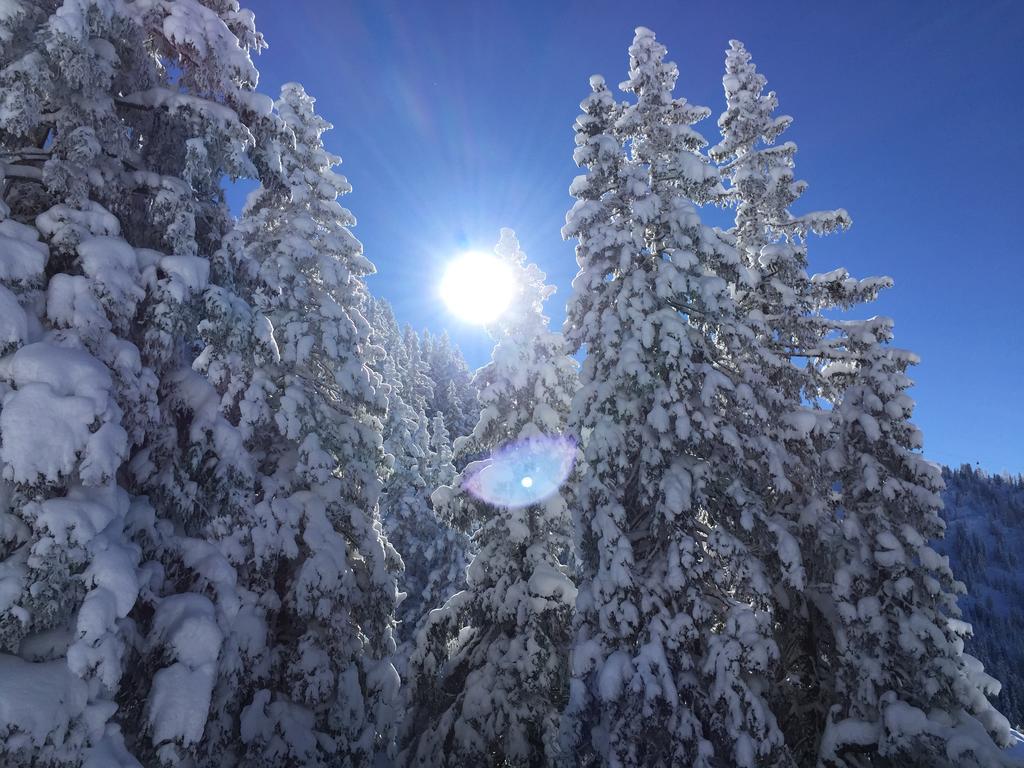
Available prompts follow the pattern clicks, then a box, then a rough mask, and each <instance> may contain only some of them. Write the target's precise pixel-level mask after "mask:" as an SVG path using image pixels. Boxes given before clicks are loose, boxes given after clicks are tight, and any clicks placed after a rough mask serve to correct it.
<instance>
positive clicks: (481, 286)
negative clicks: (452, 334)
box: [441, 252, 515, 325]
mask: <svg viewBox="0 0 1024 768" xmlns="http://www.w3.org/2000/svg"><path fill="white" fill-rule="evenodd" d="M514 292H515V278H514V277H513V276H512V270H511V269H509V267H508V265H507V264H505V262H503V261H501V260H500V259H498V258H497V257H495V256H491V255H489V254H486V253H475V252H471V253H464V254H462V255H461V256H459V257H457V258H455V259H454V260H453V261H452V262H450V263H449V264H448V268H447V269H446V270H445V273H444V278H443V279H442V280H441V298H442V299H444V303H445V304H446V305H447V306H448V310H449V311H450V312H451V313H452V314H453V315H455V316H456V317H458V318H459V319H460V320H463V321H465V322H467V323H474V324H476V325H487V324H488V323H491V322H494V321H495V320H497V319H498V317H499V316H500V315H501V313H502V312H504V311H505V309H506V308H507V307H508V305H509V302H511V301H512V296H513V294H514Z"/></svg>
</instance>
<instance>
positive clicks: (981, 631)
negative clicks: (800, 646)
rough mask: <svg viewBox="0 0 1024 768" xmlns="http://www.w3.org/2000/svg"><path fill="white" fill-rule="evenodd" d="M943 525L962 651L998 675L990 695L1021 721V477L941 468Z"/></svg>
mask: <svg viewBox="0 0 1024 768" xmlns="http://www.w3.org/2000/svg"><path fill="white" fill-rule="evenodd" d="M943 476H944V477H945V480H946V491H945V493H944V494H943V497H944V499H945V502H946V508H945V511H944V512H943V517H945V519H946V524H947V526H948V528H947V530H946V538H945V540H944V541H942V542H940V543H939V548H940V549H941V550H942V551H943V552H944V553H946V554H948V555H949V557H950V560H951V561H952V565H953V572H954V573H955V574H956V575H957V578H958V579H960V580H961V581H963V582H964V584H965V585H966V586H967V594H966V595H964V596H962V597H961V598H960V605H961V607H962V608H963V611H964V618H965V619H966V620H967V621H969V622H970V623H971V624H972V625H974V637H973V638H972V639H971V640H970V641H969V642H968V651H969V652H970V653H972V654H974V655H975V656H977V657H978V658H979V659H981V661H982V662H983V663H984V664H985V669H986V671H987V672H989V673H990V674H991V675H993V676H994V677H996V678H997V679H998V680H1000V681H1001V682H1002V684H1003V690H1002V692H1001V693H1000V694H999V697H998V698H997V700H996V701H997V703H998V706H999V708H1000V710H1001V711H1002V712H1003V714H1004V715H1006V717H1007V718H1009V720H1010V722H1011V723H1013V724H1015V725H1016V726H1018V730H1020V724H1021V723H1024V641H1022V640H1021V639H1020V638H1021V637H1024V478H1022V477H1020V476H1018V477H1015V478H1014V477H1005V476H1001V475H989V474H987V473H985V472H982V471H979V470H975V469H972V468H971V467H970V466H969V465H964V466H962V467H960V468H959V469H948V468H947V469H944V470H943Z"/></svg>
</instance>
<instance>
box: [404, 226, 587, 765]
mask: <svg viewBox="0 0 1024 768" xmlns="http://www.w3.org/2000/svg"><path fill="white" fill-rule="evenodd" d="M496 252H497V253H498V255H499V256H500V257H501V258H503V259H505V260H507V261H508V263H509V265H510V266H511V267H512V268H513V270H514V272H515V274H516V276H517V282H518V296H517V299H516V300H514V301H513V304H512V306H510V308H509V309H508V310H507V311H506V312H505V314H503V315H502V317H501V318H500V319H499V320H497V321H496V322H495V323H494V324H493V326H492V327H491V331H492V333H493V335H494V338H495V348H494V352H493V355H492V357H491V362H490V363H489V364H488V365H486V366H484V367H483V368H482V369H481V370H480V371H479V372H478V374H477V377H476V382H477V384H478V386H479V387H480V402H481V407H482V413H481V415H480V420H479V421H478V422H477V424H476V427H475V428H474V430H473V432H472V434H471V435H469V436H468V437H466V438H462V439H461V440H459V441H456V453H457V454H458V453H460V452H466V451H469V452H471V453H472V454H477V453H483V454H485V455H486V454H492V453H494V452H496V451H498V450H499V449H502V448H509V447H512V446H514V445H516V444H519V445H522V442H521V441H524V440H525V441H530V440H531V439H543V438H545V437H552V438H557V437H561V436H563V435H564V434H565V429H566V420H567V417H568V412H569V403H570V400H571V397H572V393H573V391H574V390H575V388H576V367H577V366H576V363H575V362H574V361H573V359H572V358H571V357H569V356H567V355H566V351H565V343H564V341H563V339H562V337H561V336H560V335H559V334H557V333H553V332H552V331H550V330H549V328H548V321H547V318H545V317H544V316H543V314H542V305H543V302H544V299H545V298H547V297H548V296H549V295H550V294H551V293H552V290H553V289H552V288H551V287H550V286H547V285H545V284H544V275H543V273H541V272H540V270H539V269H537V267H536V266H535V265H533V264H530V265H526V263H525V255H524V254H523V253H522V252H521V251H520V250H519V245H518V242H517V241H516V239H515V235H514V234H513V232H512V231H511V230H508V229H504V230H502V233H501V241H500V242H499V244H498V247H497V248H496ZM496 461H497V460H496ZM479 471H481V464H471V465H470V466H469V467H467V468H466V470H464V471H463V472H462V473H461V474H460V475H459V476H458V477H457V478H456V479H455V482H454V484H453V485H452V486H450V487H442V488H439V489H438V490H437V491H436V492H435V493H434V501H435V503H436V504H437V505H438V509H439V512H440V514H442V515H443V516H444V517H445V519H447V520H452V521H453V522H455V524H456V525H458V526H460V527H461V528H462V529H463V530H469V529H471V528H475V527H477V526H479V530H478V532H477V533H476V534H475V537H474V539H475V542H474V543H475V545H476V547H477V549H478V551H477V553H476V554H475V556H474V558H473V561H472V564H471V565H470V568H469V578H468V585H467V587H466V589H464V590H463V591H461V592H459V593H457V594H455V595H454V596H453V597H452V598H451V599H449V600H448V602H446V603H445V604H444V606H443V607H441V608H439V609H438V610H435V611H433V612H431V613H430V614H429V615H428V617H427V619H426V623H425V625H424V626H423V628H422V630H421V631H420V633H419V634H418V636H417V639H416V648H415V651H414V652H413V655H412V657H411V659H410V686H411V690H410V698H411V709H410V711H409V712H408V714H407V716H406V724H405V727H404V738H403V741H404V745H405V752H404V754H403V758H402V760H401V762H402V763H403V764H408V765H423V766H440V765H447V766H463V765H479V766H536V765H550V764H551V763H552V761H553V760H554V758H555V755H556V754H557V735H558V721H559V714H560V711H561V709H562V707H563V705H564V703H565V700H566V696H567V693H568V669H567V664H568V659H567V653H568V643H569V633H570V617H571V612H572V604H573V599H574V597H575V591H576V590H575V587H574V586H573V584H572V581H571V579H570V577H569V575H568V573H567V569H566V567H565V565H564V555H565V551H566V549H567V548H568V510H567V508H566V503H565V499H564V496H563V494H562V493H561V492H558V493H555V494H554V495H552V496H551V497H549V498H547V499H544V500H540V501H536V502H534V503H530V504H529V505H527V506H517V507H506V506H497V505H494V504H490V503H487V502H485V501H483V500H482V499H480V498H477V497H475V496H473V495H472V494H471V493H470V491H469V490H468V489H467V482H471V477H472V476H473V475H474V474H475V473H476V472H479Z"/></svg>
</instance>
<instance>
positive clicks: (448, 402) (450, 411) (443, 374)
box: [423, 331, 480, 437]
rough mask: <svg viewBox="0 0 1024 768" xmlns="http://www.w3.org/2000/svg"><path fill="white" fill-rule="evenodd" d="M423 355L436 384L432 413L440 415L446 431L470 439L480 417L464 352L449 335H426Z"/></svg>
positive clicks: (475, 393)
mask: <svg viewBox="0 0 1024 768" xmlns="http://www.w3.org/2000/svg"><path fill="white" fill-rule="evenodd" d="M423 352H424V357H425V359H426V361H427V365H428V366H429V376H430V379H431V381H433V382H434V397H433V400H432V404H431V406H430V408H429V409H428V410H427V412H428V413H436V412H440V413H441V414H442V415H443V416H444V423H445V427H446V428H447V429H448V431H449V433H450V434H452V435H454V436H455V437H462V436H463V435H468V434H469V433H470V432H472V431H473V427H474V426H476V421H477V417H478V416H479V415H480V413H479V411H480V409H479V406H478V403H477V392H476V387H475V386H474V385H473V377H472V374H471V373H470V371H469V367H468V366H467V365H466V361H465V359H464V358H463V357H462V352H461V351H460V350H459V348H458V347H457V346H455V345H454V344H453V343H452V340H451V338H450V337H449V336H448V331H443V332H442V333H441V335H440V336H437V337H431V336H429V335H428V333H427V332H426V331H424V333H423Z"/></svg>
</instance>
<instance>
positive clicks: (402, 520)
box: [381, 398, 467, 673]
mask: <svg viewBox="0 0 1024 768" xmlns="http://www.w3.org/2000/svg"><path fill="white" fill-rule="evenodd" d="M388 407H389V408H396V409H406V410H407V411H408V413H407V415H406V417H405V418H404V419H403V420H402V422H401V424H400V426H399V427H398V430H397V433H396V436H395V438H394V447H393V451H394V453H393V457H394V468H393V471H392V474H391V477H389V478H388V481H387V485H386V491H385V495H384V498H383V499H382V500H381V509H382V515H383V519H384V528H385V531H386V532H387V535H388V541H389V542H390V543H391V544H392V546H394V547H395V549H396V550H397V551H398V553H399V554H400V555H401V556H402V562H403V564H404V569H403V571H402V574H401V577H400V578H399V587H400V589H401V591H402V592H404V593H405V597H404V598H403V599H402V601H401V603H399V606H398V613H397V616H398V621H399V624H398V639H399V642H400V643H401V646H400V649H399V651H400V652H399V654H398V656H399V659H400V660H401V664H400V665H399V666H400V668H401V669H402V671H403V673H404V671H405V670H404V662H405V660H406V659H407V658H408V655H409V651H410V642H411V641H412V639H413V637H414V634H415V631H416V628H417V627H418V626H419V625H420V623H421V621H422V620H423V618H424V616H425V615H426V614H427V612H428V611H430V610H431V609H433V608H437V607H438V606H440V605H442V604H443V603H444V601H445V600H447V599H448V598H449V597H450V596H451V595H452V593H453V592H455V591H456V590H457V589H459V588H461V587H462V586H463V585H464V582H465V576H464V573H465V568H466V561H467V556H466V547H467V541H466V537H465V535H464V534H462V533H460V532H458V531H456V530H454V529H452V527H451V526H450V525H448V524H446V523H444V522H442V521H441V520H439V519H438V517H437V515H436V514H435V513H434V509H433V505H432V503H431V500H430V493H431V491H432V490H433V489H434V488H437V487H438V486H439V485H441V484H447V483H451V482H452V478H453V477H454V475H455V468H454V467H453V466H452V465H451V446H450V444H447V445H446V441H447V432H445V431H444V425H443V422H441V423H439V422H438V419H440V417H437V418H436V419H435V420H434V429H435V430H437V434H436V435H434V434H431V433H430V432H429V431H428V429H427V419H426V417H425V416H424V415H423V414H422V413H419V414H415V413H413V412H412V411H411V409H410V408H409V406H408V405H407V404H406V403H405V402H404V401H402V400H400V399H397V398H396V399H394V400H393V401H391V402H389V404H388ZM435 438H436V439H435ZM435 445H436V447H435ZM439 450H440V453H439Z"/></svg>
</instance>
